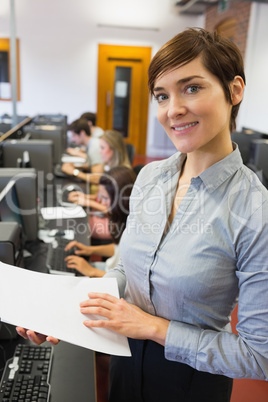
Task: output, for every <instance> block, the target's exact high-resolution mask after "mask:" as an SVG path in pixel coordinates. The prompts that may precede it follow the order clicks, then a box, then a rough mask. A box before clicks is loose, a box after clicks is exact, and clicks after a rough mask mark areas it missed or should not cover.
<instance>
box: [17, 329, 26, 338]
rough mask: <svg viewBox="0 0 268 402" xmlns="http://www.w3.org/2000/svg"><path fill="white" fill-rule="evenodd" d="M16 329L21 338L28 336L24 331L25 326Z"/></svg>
mask: <svg viewBox="0 0 268 402" xmlns="http://www.w3.org/2000/svg"><path fill="white" fill-rule="evenodd" d="M16 331H17V333H18V334H19V335H20V336H21V337H22V338H24V339H28V336H27V333H26V331H27V329H26V328H22V327H16Z"/></svg>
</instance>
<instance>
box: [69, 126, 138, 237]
mask: <svg viewBox="0 0 268 402" xmlns="http://www.w3.org/2000/svg"><path fill="white" fill-rule="evenodd" d="M100 153H101V156H102V159H103V163H104V170H105V171H109V170H110V169H111V168H113V167H115V166H125V167H127V168H129V169H131V170H132V167H131V164H130V162H129V159H128V154H127V150H126V146H125V143H124V139H123V137H122V134H121V133H120V132H118V131H115V130H107V131H105V132H104V134H103V135H102V136H101V138H100ZM78 177H79V178H82V179H83V178H84V179H85V180H89V181H90V184H91V185H92V184H96V185H97V184H98V183H99V180H100V177H101V175H100V174H94V173H93V174H92V173H91V174H90V173H83V172H81V173H79V175H78ZM91 189H92V186H91ZM68 200H69V201H71V202H74V203H75V204H78V205H81V206H84V207H89V208H90V209H91V212H90V214H89V225H90V229H91V236H92V238H93V239H111V235H110V231H109V219H108V217H107V215H106V212H107V207H106V205H103V200H101V198H100V197H99V193H98V191H97V192H96V193H95V194H92V193H91V194H84V193H83V192H81V191H72V192H71V193H70V194H69V197H68ZM96 212H97V213H96ZM99 212H101V213H102V214H101V215H100V214H99Z"/></svg>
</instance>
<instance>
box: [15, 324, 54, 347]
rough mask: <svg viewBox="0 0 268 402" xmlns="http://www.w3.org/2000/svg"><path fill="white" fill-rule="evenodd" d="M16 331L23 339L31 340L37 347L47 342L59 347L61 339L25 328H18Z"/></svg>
mask: <svg viewBox="0 0 268 402" xmlns="http://www.w3.org/2000/svg"><path fill="white" fill-rule="evenodd" d="M16 331H17V333H18V334H19V335H20V336H21V337H22V338H24V339H29V340H30V341H31V342H33V343H35V344H36V345H41V343H44V342H45V341H47V342H49V343H51V344H52V345H57V344H58V343H59V339H57V338H54V337H53V336H47V335H43V334H39V333H38V332H34V331H32V330H30V329H26V328H23V327H16Z"/></svg>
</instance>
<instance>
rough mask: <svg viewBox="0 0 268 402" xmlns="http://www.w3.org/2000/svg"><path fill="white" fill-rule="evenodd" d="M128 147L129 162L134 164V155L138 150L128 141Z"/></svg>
mask: <svg viewBox="0 0 268 402" xmlns="http://www.w3.org/2000/svg"><path fill="white" fill-rule="evenodd" d="M126 148H127V154H128V158H129V162H130V163H131V165H132V163H133V160H134V156H135V151H136V150H135V146H134V145H133V144H129V143H127V144H126Z"/></svg>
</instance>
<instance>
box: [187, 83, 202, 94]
mask: <svg viewBox="0 0 268 402" xmlns="http://www.w3.org/2000/svg"><path fill="white" fill-rule="evenodd" d="M199 88H200V87H199V86H198V85H190V86H188V87H187V88H186V92H187V93H189V94H194V93H196V92H198V90H199Z"/></svg>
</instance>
